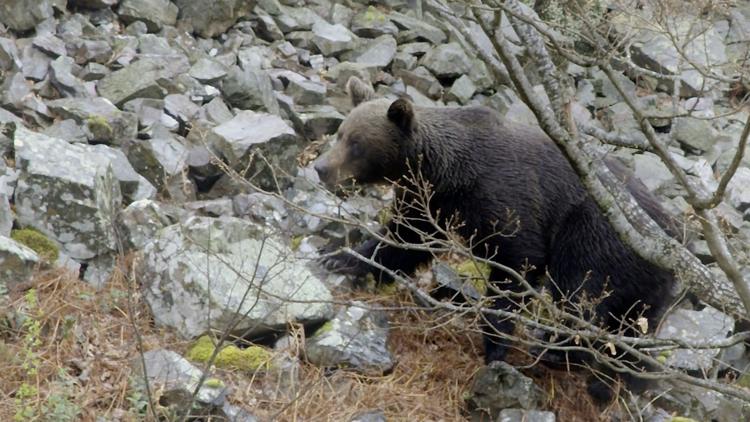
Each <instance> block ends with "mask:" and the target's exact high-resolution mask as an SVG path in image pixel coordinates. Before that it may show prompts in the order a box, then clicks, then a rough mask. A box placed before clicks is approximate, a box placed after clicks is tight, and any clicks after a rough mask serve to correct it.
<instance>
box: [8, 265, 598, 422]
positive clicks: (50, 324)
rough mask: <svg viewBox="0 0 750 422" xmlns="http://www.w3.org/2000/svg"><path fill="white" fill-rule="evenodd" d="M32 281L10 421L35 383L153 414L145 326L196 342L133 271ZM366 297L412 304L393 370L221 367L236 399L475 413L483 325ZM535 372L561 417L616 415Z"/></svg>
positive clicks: (88, 411) (341, 410)
mask: <svg viewBox="0 0 750 422" xmlns="http://www.w3.org/2000/svg"><path fill="white" fill-rule="evenodd" d="M28 287H33V288H34V289H35V291H36V303H37V309H36V310H34V312H30V311H29V309H28V297H27V295H26V293H27V292H28V290H26V291H21V292H13V293H12V294H11V301H10V303H9V304H8V303H5V304H0V305H2V306H5V307H6V308H7V312H3V314H4V315H2V316H0V321H2V324H1V325H0V366H1V367H2V369H1V370H0V420H3V421H12V420H13V417H14V414H15V413H16V412H17V410H18V409H17V403H16V400H15V397H16V396H17V394H18V390H19V388H20V387H21V386H22V385H23V384H24V383H25V384H27V385H31V386H35V387H36V391H35V394H34V395H33V397H30V398H28V399H27V400H26V402H25V404H26V405H27V406H31V407H32V408H33V409H34V410H36V411H37V413H39V412H40V409H42V406H44V405H48V406H49V403H50V397H52V396H62V397H65V398H66V400H67V402H66V403H67V404H69V405H71V406H74V407H75V406H77V407H78V408H80V413H79V416H78V417H77V418H76V420H82V421H93V420H95V419H96V417H98V416H106V417H108V419H109V420H123V421H131V420H144V419H146V420H147V418H145V417H144V416H143V415H142V414H141V415H139V414H138V413H137V412H136V411H135V410H134V407H133V406H134V403H138V402H140V403H141V404H142V403H144V399H143V398H142V397H140V398H138V397H136V396H134V395H133V394H132V392H131V391H130V390H129V389H128V377H129V376H130V375H131V370H130V362H131V361H132V360H133V359H134V358H135V357H136V356H137V350H138V347H137V344H138V342H137V338H136V335H135V334H134V333H135V328H137V330H138V331H139V332H140V335H141V337H142V339H143V344H144V346H145V349H146V350H151V349H155V348H168V349H171V350H175V351H177V352H184V351H185V349H186V348H187V346H188V344H187V342H185V341H183V340H180V339H179V338H178V337H177V336H176V335H175V334H174V333H173V332H171V331H170V330H167V329H163V328H157V327H154V325H153V323H152V320H151V317H150V315H149V311H148V307H147V306H146V305H145V303H144V302H143V300H142V299H141V297H140V295H138V294H137V292H135V291H133V290H132V289H128V287H127V284H126V282H125V278H124V277H122V276H115V277H114V279H113V280H112V281H111V282H110V283H109V284H108V285H107V286H106V288H104V289H103V290H100V291H96V290H94V289H93V288H91V287H89V286H88V285H87V284H85V283H84V282H81V281H78V280H77V279H76V277H75V276H74V275H72V274H69V273H64V272H62V271H60V270H56V271H52V272H47V273H40V274H38V275H37V277H36V278H35V280H34V282H33V283H30V285H29V286H28ZM358 299H360V300H365V301H370V302H375V301H376V300H377V302H378V303H379V304H381V305H385V306H403V307H411V310H401V311H396V312H392V313H391V315H390V319H391V326H392V332H391V333H392V335H391V350H392V352H393V353H394V356H395V357H396V358H397V360H398V364H397V366H396V368H395V369H394V371H393V372H392V373H391V374H388V375H385V376H381V377H363V376H359V375H356V374H353V373H351V372H347V371H333V372H326V371H324V370H322V369H319V368H315V367H313V366H312V365H308V364H305V363H303V364H302V365H301V368H300V374H299V381H298V384H297V385H296V388H295V389H294V391H295V392H294V393H292V394H289V393H287V394H276V395H274V394H272V393H273V391H275V390H277V389H276V388H274V385H273V383H274V382H275V378H274V376H273V375H272V374H247V373H238V372H227V371H220V372H219V373H217V375H218V376H219V377H221V378H223V379H224V380H225V381H227V383H228V384H229V385H231V386H232V390H233V392H232V394H231V395H230V397H229V400H230V401H231V402H232V403H234V404H238V405H240V406H243V407H244V408H246V409H247V410H248V411H250V412H251V413H253V414H255V415H257V416H259V417H260V418H261V419H262V420H271V419H273V420H281V421H346V420H348V418H350V417H351V416H353V415H354V414H356V413H358V412H361V411H364V410H368V409H376V408H380V409H382V410H383V411H384V412H385V414H386V416H387V417H388V420H389V421H455V420H465V418H466V413H465V409H464V406H463V395H464V393H465V391H466V390H467V389H468V387H469V384H470V380H471V379H472V377H473V375H474V374H475V372H476V371H477V370H478V369H479V368H480V367H481V365H482V356H481V337H480V335H479V334H477V332H476V330H473V329H469V328H468V327H471V326H472V325H471V324H470V323H468V322H467V321H466V320H460V321H456V320H450V319H448V320H445V319H436V318H437V317H435V314H430V313H427V312H422V311H419V310H414V308H415V307H414V303H413V302H411V300H410V299H409V298H408V297H407V295H405V294H403V293H397V294H396V295H395V296H390V297H383V296H380V297H378V298H375V297H373V296H369V297H363V296H359V297H358ZM6 305H9V306H6ZM19 314H26V315H29V314H33V315H35V319H36V320H38V321H39V322H40V324H39V327H40V331H39V332H40V335H39V336H38V337H39V340H40V342H39V343H38V344H37V345H35V346H33V347H32V346H28V344H27V342H25V338H27V336H28V331H29V329H28V327H27V326H25V325H23V322H22V320H23V318H19ZM29 348H31V349H33V350H32V352H33V354H34V356H35V357H36V358H37V372H36V374H35V375H30V374H29V371H28V370H27V369H24V368H23V367H22V361H23V356H25V353H26V352H27V350H25V349H29ZM512 360H514V362H513V363H524V358H523V357H522V355H521V354H520V353H515V354H513V356H512ZM525 363H527V361H526V362H525ZM61 371H64V373H62V374H61ZM527 373H529V375H531V376H534V377H535V378H536V379H537V380H538V382H539V384H540V385H541V386H542V388H544V389H545V390H546V391H547V392H548V393H549V395H550V403H549V408H550V409H551V410H553V411H554V412H555V413H556V414H557V418H558V420H559V421H565V422H568V421H596V420H607V419H608V418H607V417H606V414H607V413H608V412H606V411H605V412H604V416H603V415H602V413H601V411H600V410H596V409H595V408H594V407H593V406H592V405H591V404H590V402H589V401H588V399H587V396H586V395H585V388H584V387H583V383H582V382H581V379H582V377H581V376H578V375H571V374H566V373H563V372H552V371H546V370H533V371H527ZM156 394H157V395H158V392H156ZM66 403H63V405H65V404H66Z"/></svg>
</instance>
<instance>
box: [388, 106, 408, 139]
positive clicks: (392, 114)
mask: <svg viewBox="0 0 750 422" xmlns="http://www.w3.org/2000/svg"><path fill="white" fill-rule="evenodd" d="M388 120H390V121H391V122H393V123H395V124H396V126H398V127H399V129H401V130H403V131H404V132H409V131H411V126H412V123H413V122H414V107H412V105H411V103H410V102H409V100H406V99H404V98H399V99H398V100H396V101H394V102H393V103H392V104H391V106H390V107H388Z"/></svg>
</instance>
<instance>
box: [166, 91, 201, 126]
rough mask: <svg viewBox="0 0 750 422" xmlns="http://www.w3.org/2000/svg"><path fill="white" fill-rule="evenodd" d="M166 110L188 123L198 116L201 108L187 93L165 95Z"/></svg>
mask: <svg viewBox="0 0 750 422" xmlns="http://www.w3.org/2000/svg"><path fill="white" fill-rule="evenodd" d="M164 111H165V112H166V113H167V114H169V115H170V116H172V117H174V118H175V119H177V120H178V121H180V122H182V123H187V122H189V121H191V120H193V119H195V118H196V117H198V114H199V113H200V111H201V108H200V106H198V105H197V104H195V103H194V102H193V101H191V100H190V98H188V96H186V95H182V94H170V95H167V96H166V97H164Z"/></svg>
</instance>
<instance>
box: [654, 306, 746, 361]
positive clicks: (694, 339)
mask: <svg viewBox="0 0 750 422" xmlns="http://www.w3.org/2000/svg"><path fill="white" fill-rule="evenodd" d="M733 329H734V319H732V317H730V316H729V315H726V314H724V313H722V312H720V311H717V310H716V309H714V308H711V307H709V306H707V307H706V308H704V309H703V310H701V311H692V310H688V309H676V310H675V311H674V312H672V313H670V314H669V315H667V317H666V318H665V320H664V322H663V323H662V324H661V325H660V326H659V331H658V332H657V333H656V337H657V338H663V339H679V340H682V341H684V342H686V343H707V342H712V341H719V340H722V339H724V338H725V337H727V336H729V335H730V334H731V333H732V330H733ZM719 352H720V350H719V349H676V350H673V351H671V352H670V353H669V354H668V356H667V357H666V361H665V363H666V364H667V365H669V366H672V367H676V368H681V369H688V370H698V371H708V370H710V369H711V368H712V367H713V366H714V364H715V363H716V362H715V358H716V357H717V356H718V354H719Z"/></svg>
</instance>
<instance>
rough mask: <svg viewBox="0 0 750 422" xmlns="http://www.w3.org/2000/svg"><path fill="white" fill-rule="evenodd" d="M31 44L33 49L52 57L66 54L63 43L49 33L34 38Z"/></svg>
mask: <svg viewBox="0 0 750 422" xmlns="http://www.w3.org/2000/svg"><path fill="white" fill-rule="evenodd" d="M32 44H33V45H34V47H36V48H38V49H40V50H42V51H44V52H45V53H47V54H49V55H51V56H53V57H58V56H64V55H66V54H67V50H66V49H65V42H64V41H63V40H61V39H60V38H58V37H57V36H55V35H54V34H51V33H49V32H46V33H44V34H41V35H37V36H36V37H34V41H32Z"/></svg>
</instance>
